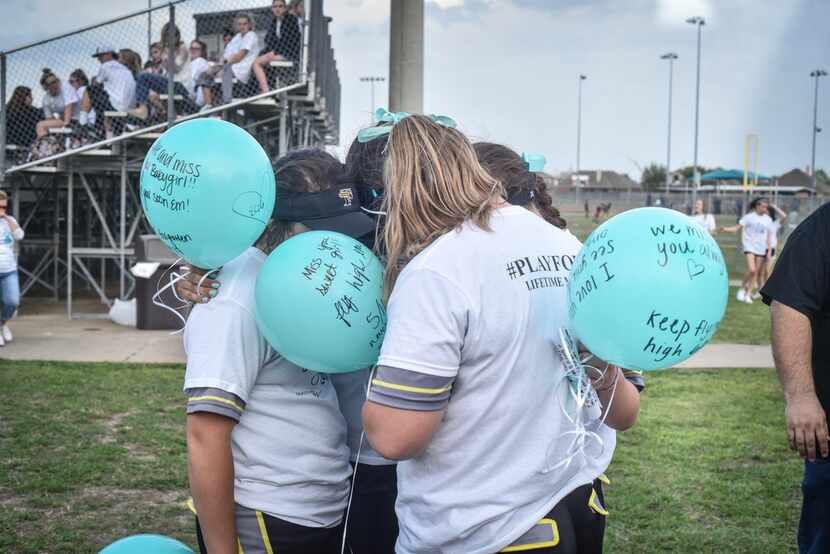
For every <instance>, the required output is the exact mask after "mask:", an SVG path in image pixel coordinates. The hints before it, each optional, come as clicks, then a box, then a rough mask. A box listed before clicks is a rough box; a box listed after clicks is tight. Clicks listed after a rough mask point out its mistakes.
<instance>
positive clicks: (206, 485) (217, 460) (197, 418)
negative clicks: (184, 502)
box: [187, 412, 237, 554]
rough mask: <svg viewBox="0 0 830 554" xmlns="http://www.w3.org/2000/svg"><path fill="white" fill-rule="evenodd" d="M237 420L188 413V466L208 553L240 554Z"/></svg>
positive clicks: (209, 414) (208, 414)
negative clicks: (234, 435)
mask: <svg viewBox="0 0 830 554" xmlns="http://www.w3.org/2000/svg"><path fill="white" fill-rule="evenodd" d="M235 424H236V422H235V421H234V420H232V419H229V418H227V417H224V416H221V415H216V414H212V413H208V412H198V413H194V414H190V415H188V416H187V467H188V475H189V477H190V490H191V493H192V494H193V503H194V504H195V506H196V512H197V514H198V516H199V526H200V527H201V529H202V536H203V537H204V540H205V545H206V546H207V550H208V552H210V553H211V554H236V553H237V544H236V522H235V519H234V495H233V478H234V471H233V456H232V454H231V431H233V427H234V425H235Z"/></svg>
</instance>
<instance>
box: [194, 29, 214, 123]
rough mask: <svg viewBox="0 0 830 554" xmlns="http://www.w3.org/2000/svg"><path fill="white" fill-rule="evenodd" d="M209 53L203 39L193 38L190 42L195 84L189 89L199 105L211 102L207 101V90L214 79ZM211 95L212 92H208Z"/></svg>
mask: <svg viewBox="0 0 830 554" xmlns="http://www.w3.org/2000/svg"><path fill="white" fill-rule="evenodd" d="M206 55H207V45H206V44H205V43H204V42H202V41H201V40H198V39H196V40H193V41H191V42H190V80H191V82H192V83H193V86H192V87H191V88H190V89H189V90H188V93H189V94H190V98H191V99H192V100H193V101H194V102H195V103H196V105H197V106H198V107H200V108H201V107H203V106H206V105H207V106H208V107H211V106H210V104H207V103H206V102H205V90H206V89H210V87H211V85H212V84H213V81H212V80H211V78H210V76H209V74H208V70H209V69H210V64H208V61H207V59H206V58H205V56H206ZM207 94H208V95H210V93H209V92H208V93H207Z"/></svg>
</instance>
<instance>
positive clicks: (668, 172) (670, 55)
mask: <svg viewBox="0 0 830 554" xmlns="http://www.w3.org/2000/svg"><path fill="white" fill-rule="evenodd" d="M660 59H662V60H669V123H668V127H669V129H668V135H667V138H666V194H669V187H670V186H671V101H672V76H673V74H674V60H676V59H677V54H675V53H674V52H669V53H668V54H663V55H662V56H660Z"/></svg>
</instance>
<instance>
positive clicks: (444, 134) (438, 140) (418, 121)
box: [383, 115, 504, 299]
mask: <svg viewBox="0 0 830 554" xmlns="http://www.w3.org/2000/svg"><path fill="white" fill-rule="evenodd" d="M387 152H388V155H387V158H386V163H385V165H384V171H383V173H384V181H385V187H386V192H385V194H384V200H383V204H384V211H386V213H387V222H386V226H385V227H384V230H383V239H384V244H385V246H386V252H387V261H386V276H385V278H384V288H385V294H386V298H387V299H388V298H389V295H390V294H391V292H392V288H393V287H394V285H395V280H396V279H397V278H398V275H399V274H400V272H401V270H402V269H403V266H404V265H405V264H406V263H407V262H408V261H409V260H410V259H412V258H413V257H414V256H416V255H417V254H418V253H419V252H421V251H422V250H423V249H424V248H426V247H427V246H429V244H430V243H432V241H434V240H435V239H437V238H438V237H440V236H441V235H443V234H445V233H447V232H449V231H451V230H453V229H458V228H459V227H460V226H461V225H462V224H463V223H464V221H465V220H467V219H469V220H471V222H472V223H474V224H475V225H477V226H478V227H480V228H482V229H484V230H488V231H489V230H490V228H489V220H490V213H491V212H492V209H493V205H494V201H496V200H500V199H502V198H503V197H504V188H503V187H502V185H501V183H500V182H499V181H497V180H496V179H494V178H493V177H491V176H490V174H489V173H487V171H485V170H484V168H482V167H481V165H480V164H479V163H478V158H477V157H476V153H475V150H473V146H472V145H471V144H470V141H468V140H467V138H466V137H465V136H464V135H463V134H461V133H460V132H459V131H456V130H455V129H451V128H449V127H444V126H442V125H439V124H438V123H435V122H434V121H432V119H430V118H428V117H426V116H421V115H413V116H409V117H406V118H405V119H403V120H402V121H400V122H398V123H396V124H395V126H394V127H393V128H392V131H391V132H390V134H389V142H388V145H387Z"/></svg>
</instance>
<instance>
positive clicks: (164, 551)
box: [98, 535, 193, 554]
mask: <svg viewBox="0 0 830 554" xmlns="http://www.w3.org/2000/svg"><path fill="white" fill-rule="evenodd" d="M150 553H152V554H193V550H191V549H190V548H188V547H187V545H185V544H184V543H181V542H179V541H177V540H176V539H171V538H170V537H164V536H162V535H133V536H132V537H126V538H123V539H119V540H117V541H115V542H114V543H112V544H111V545H109V546H107V547H106V548H104V549H103V550H101V551H100V552H99V553H98V554H150Z"/></svg>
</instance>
